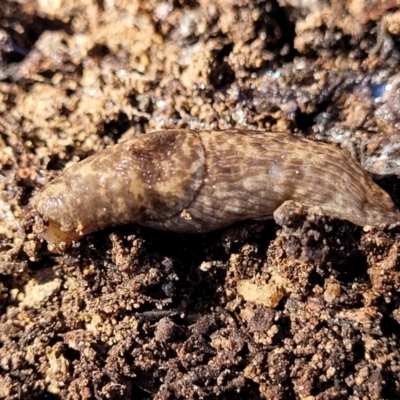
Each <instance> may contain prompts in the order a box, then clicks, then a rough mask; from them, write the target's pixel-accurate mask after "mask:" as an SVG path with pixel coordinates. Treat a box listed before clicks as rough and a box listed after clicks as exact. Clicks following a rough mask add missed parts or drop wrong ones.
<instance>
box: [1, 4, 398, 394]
mask: <svg viewBox="0 0 400 400" xmlns="http://www.w3.org/2000/svg"><path fill="white" fill-rule="evenodd" d="M396 3H397V2H394V1H389V0H370V1H359V0H352V1H345V0H331V1H328V0H325V1H324V0H307V1H296V0H272V1H263V0H228V1H225V0H216V1H211V0H197V1H196V0H168V1H167V0H165V1H156V0H150V1H149V0H147V1H144V0H133V1H131V0H79V1H78V0H66V1H49V0H37V1H33V0H16V1H8V0H5V1H2V2H1V3H0V99H1V101H0V186H1V198H0V220H1V223H0V314H1V316H0V398H1V399H157V400H161V399H163V400H164V399H165V400H166V399H184V398H185V399H216V398H217V399H307V400H311V399H321V400H322V399H397V398H400V346H399V344H400V343H399V342H400V329H399V328H400V258H399V257H400V228H399V227H398V226H397V227H396V226H392V227H381V228H378V227H365V228H364V229H362V228H358V227H355V226H354V225H352V224H351V223H349V222H346V221H339V220H333V219H330V218H328V217H325V216H323V215H320V214H319V213H318V211H317V210H312V209H311V210H309V211H308V212H302V211H301V210H300V211H299V213H298V214H297V215H296V218H282V221H284V222H282V223H283V224H284V225H283V226H278V225H276V224H275V223H274V222H273V221H265V222H263V221H257V222H255V221H246V222H242V223H237V224H236V225H234V226H231V227H228V228H226V229H224V230H222V231H217V232H212V233H209V234H204V235H180V234H172V233H167V232H158V231H154V230H151V229H145V228H142V227H139V226H136V225H129V226H122V227H118V228H110V229H108V230H105V231H102V232H97V233H94V234H91V235H88V236H86V237H84V238H83V239H82V240H80V241H79V242H76V243H74V244H72V245H71V246H67V247H65V248H64V249H55V248H52V247H50V248H48V246H47V244H46V243H45V242H42V241H40V240H39V239H38V238H37V237H35V235H34V233H32V232H31V230H30V226H31V225H32V221H29V216H28V215H29V213H27V205H28V203H29V199H30V198H31V197H32V195H34V194H35V193H36V192H37V190H39V189H40V188H41V187H42V186H43V185H44V184H45V183H46V182H47V181H49V180H51V179H52V178H54V177H55V176H57V175H58V174H59V173H60V172H61V171H62V170H63V169H64V168H66V167H68V166H70V165H72V164H73V163H76V162H77V161H79V160H81V159H83V158H85V157H87V156H88V155H90V154H93V153H95V152H97V151H99V150H101V149H103V148H106V147H108V146H111V145H113V144H114V143H117V142H118V141H121V140H124V139H126V138H128V137H130V136H132V135H139V134H143V133H146V132H151V131H155V130H163V129H168V128H191V129H207V128H212V129H227V128H232V127H236V128H238V127H245V128H247V129H261V130H270V131H277V132H278V131H290V132H292V133H293V134H296V135H300V136H307V137H309V138H312V139H315V140H319V141H324V142H329V143H331V144H332V146H339V147H341V148H342V149H344V150H345V151H347V152H348V154H349V157H353V158H354V159H356V160H358V161H359V162H361V163H362V165H363V166H364V167H365V168H366V169H367V170H368V171H369V172H370V173H371V174H372V175H373V176H374V177H375V178H376V179H377V181H378V183H379V184H380V185H382V186H383V187H384V188H385V190H387V191H388V192H389V193H390V195H391V196H392V197H393V199H394V201H395V202H396V203H397V204H399V200H400V186H399V181H398V178H397V177H398V176H400V151H399V142H400V134H399V127H400V106H399V104H400V101H399V100H400V69H399V61H400V45H399V36H400V10H399V9H398V8H397V7H396ZM304 162H307V160H304ZM57 251H58V252H57Z"/></svg>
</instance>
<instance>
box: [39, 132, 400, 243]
mask: <svg viewBox="0 0 400 400" xmlns="http://www.w3.org/2000/svg"><path fill="white" fill-rule="evenodd" d="M287 200H293V201H297V202H300V203H302V204H303V205H304V206H306V207H307V206H320V207H321V208H322V210H323V211H324V212H325V213H326V214H327V215H329V216H332V217H337V218H340V219H346V220H349V221H351V222H353V223H354V224H357V225H360V226H363V225H367V224H368V225H375V224H380V223H391V222H397V221H399V219H400V215H399V213H398V212H397V210H396V209H395V207H394V205H393V202H392V200H391V199H390V197H389V195H388V194H387V193H385V192H384V191H383V190H382V189H381V188H380V187H379V186H377V185H376V184H375V183H374V182H373V181H372V179H371V178H370V176H369V175H368V173H367V172H366V171H364V169H363V168H362V167H361V166H360V165H359V164H357V163H356V162H354V161H353V160H352V159H351V158H350V157H349V156H348V155H347V154H345V153H344V152H342V151H341V150H339V149H336V148H334V147H332V146H329V145H326V144H322V143H317V142H314V141H311V140H307V139H300V138H295V137H293V136H291V135H289V134H280V133H271V132H258V131H257V132H255V131H246V130H227V131H198V132H197V131H183V130H176V131H165V132H155V133H150V134H147V135H143V136H142V137H136V138H133V139H130V140H127V141H125V142H122V143H119V144H117V145H115V146H113V147H111V148H109V149H107V150H104V151H101V152H99V153H98V154H95V155H93V156H91V157H89V158H87V159H86V160H84V161H82V162H80V163H78V164H76V165H74V166H72V167H71V168H69V169H67V170H66V171H64V172H63V173H62V174H61V175H60V176H59V177H58V178H56V179H55V180H54V181H52V182H51V183H49V184H48V185H46V186H45V187H44V188H43V189H42V190H41V191H40V192H39V193H38V194H37V195H36V196H35V197H34V198H33V200H32V205H33V207H34V208H35V209H36V210H37V211H38V212H39V214H40V215H42V216H43V217H44V218H45V219H47V220H48V221H49V228H48V231H47V232H46V233H45V235H44V237H45V238H47V239H48V240H51V241H57V240H58V241H60V240H65V241H70V240H74V239H76V238H79V236H81V235H84V234H86V233H89V232H93V231H96V230H99V229H102V228H104V227H107V226H113V225H120V224H126V223H130V222H135V223H139V224H141V225H145V226H150V227H153V228H157V229H164V230H172V231H177V232H189V233H196V232H207V231H212V230H215V229H218V228H222V227H224V226H227V225H230V224H232V223H234V222H236V221H240V220H244V219H266V218H269V217H271V216H272V214H273V212H274V211H275V210H276V209H277V208H278V207H279V206H280V205H281V204H282V203H284V202H285V201H287ZM46 234H47V236H46Z"/></svg>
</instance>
